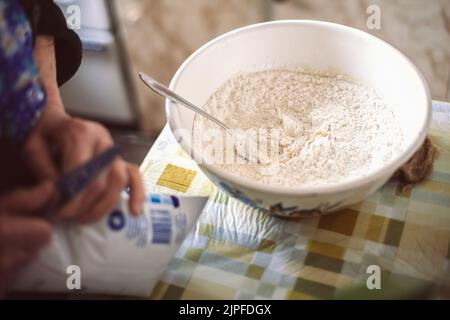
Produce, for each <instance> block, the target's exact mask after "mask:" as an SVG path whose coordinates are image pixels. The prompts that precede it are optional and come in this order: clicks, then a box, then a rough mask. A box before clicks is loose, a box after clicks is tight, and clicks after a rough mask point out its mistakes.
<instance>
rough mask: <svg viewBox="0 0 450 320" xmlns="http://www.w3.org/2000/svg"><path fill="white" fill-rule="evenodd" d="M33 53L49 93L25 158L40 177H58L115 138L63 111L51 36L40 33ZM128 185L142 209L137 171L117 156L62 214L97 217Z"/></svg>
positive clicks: (86, 220) (136, 205)
mask: <svg viewBox="0 0 450 320" xmlns="http://www.w3.org/2000/svg"><path fill="white" fill-rule="evenodd" d="M34 57H35V60H36V64H37V65H38V67H39V74H40V77H41V81H42V83H43V86H44V88H45V90H46V93H47V105H46V107H45V110H44V112H43V114H42V115H41V117H40V119H39V121H38V122H37V124H36V125H35V127H34V128H33V130H32V132H31V133H30V135H29V137H28V139H27V141H26V143H25V147H24V152H25V158H26V159H29V160H28V164H29V166H30V168H31V169H32V171H33V172H34V174H35V176H36V177H37V178H38V180H40V181H43V180H47V179H50V180H56V179H58V178H61V177H62V176H63V175H64V174H66V173H67V172H69V171H70V170H72V169H74V168H76V167H77V166H79V165H82V164H83V163H84V162H86V161H89V160H90V159H92V158H93V157H94V156H96V155H98V154H99V153H101V152H103V151H104V150H105V149H107V148H108V147H110V146H111V145H112V144H113V141H112V138H111V136H110V134H109V132H108V131H107V130H106V129H105V128H104V127H103V126H101V125H100V124H97V123H95V122H91V121H86V120H82V119H78V118H74V117H71V116H69V115H67V114H66V113H65V111H64V106H63V103H62V100H61V97H60V94H59V89H58V85H57V81H56V64H55V53H54V43H53V39H52V38H51V37H47V36H38V37H37V39H36V44H35V50H34ZM126 187H130V201H129V206H130V211H131V212H132V213H134V214H138V213H139V211H140V207H141V205H142V202H143V201H144V188H143V185H142V181H141V178H140V173H139V170H138V168H137V167H136V166H135V165H132V164H129V163H127V162H125V161H123V160H122V159H120V158H119V159H117V160H115V161H114V162H113V163H112V165H111V166H110V167H109V168H107V169H106V170H104V172H103V173H102V174H101V175H100V176H99V177H98V178H97V179H96V180H95V181H93V182H92V183H91V185H89V186H88V188H87V189H86V190H85V191H83V192H81V193H80V194H79V195H78V196H77V197H76V198H75V199H73V200H72V201H71V203H69V204H68V205H67V206H66V207H65V208H63V210H62V211H61V212H60V214H59V217H62V218H69V217H70V218H76V219H77V220H78V221H79V222H82V223H89V222H92V221H95V220H97V219H98V218H100V217H101V216H102V215H103V214H105V213H107V212H108V210H109V209H111V207H112V206H113V205H114V204H115V202H116V201H117V199H118V197H119V194H120V192H121V191H122V190H123V189H124V188H126Z"/></svg>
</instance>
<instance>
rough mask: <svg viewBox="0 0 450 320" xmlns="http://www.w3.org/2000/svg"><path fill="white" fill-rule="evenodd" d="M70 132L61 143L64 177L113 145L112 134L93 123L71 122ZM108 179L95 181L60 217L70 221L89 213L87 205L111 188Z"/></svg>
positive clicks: (69, 124) (68, 127) (103, 178)
mask: <svg viewBox="0 0 450 320" xmlns="http://www.w3.org/2000/svg"><path fill="white" fill-rule="evenodd" d="M67 131H68V132H67V133H66V134H64V135H62V136H61V138H60V141H59V145H60V148H61V151H62V156H63V162H62V172H63V174H65V173H67V172H70V171H71V170H73V169H75V168H77V167H79V166H80V165H83V164H84V163H86V162H87V161H89V160H91V159H92V158H93V157H94V156H95V155H97V154H99V153H101V152H102V151H104V150H105V149H106V148H108V147H109V146H111V145H112V144H113V142H112V139H111V137H110V135H109V133H108V131H107V130H106V129H104V128H103V127H102V126H100V125H98V124H96V123H93V122H89V121H83V120H80V119H71V120H70V121H69V122H68V124H67ZM104 176H105V175H104V174H103V175H100V176H99V177H98V178H97V179H95V181H93V182H92V183H91V186H88V188H87V189H86V190H84V191H82V192H81V193H80V194H79V195H77V196H76V197H75V198H74V199H73V200H72V201H71V202H70V203H69V204H68V205H67V206H65V207H64V208H63V209H62V210H61V211H60V214H59V215H58V216H59V217H64V218H69V217H75V216H79V215H84V214H86V213H89V212H88V210H89V208H87V207H86V203H87V202H90V201H92V200H91V199H92V198H94V197H96V196H98V195H99V194H102V193H103V192H104V190H105V189H106V188H107V185H106V183H105V177H104Z"/></svg>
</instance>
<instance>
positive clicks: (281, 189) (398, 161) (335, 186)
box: [165, 19, 432, 196]
mask: <svg viewBox="0 0 450 320" xmlns="http://www.w3.org/2000/svg"><path fill="white" fill-rule="evenodd" d="M286 25H313V26H319V27H326V28H334V29H340V30H341V31H346V32H351V33H354V34H357V35H359V36H364V37H367V38H369V39H371V40H372V41H376V42H378V43H380V44H381V45H384V46H386V47H387V48H388V49H390V50H392V52H393V53H394V54H396V55H398V56H399V57H400V58H401V59H403V60H404V61H405V62H406V63H407V64H408V65H409V66H410V67H411V68H412V70H413V71H414V73H415V74H416V75H417V76H418V79H419V80H420V82H421V83H422V87H423V89H424V91H425V96H426V103H427V109H426V116H425V118H424V119H423V121H422V123H421V125H420V131H419V132H418V134H417V136H416V137H415V138H414V139H413V141H412V143H410V145H408V146H407V147H406V148H405V149H404V150H403V151H402V152H401V153H399V154H398V155H397V156H395V157H393V158H392V159H391V160H390V161H389V162H388V163H386V164H385V165H384V166H382V167H380V168H378V169H376V170H373V171H372V172H370V173H369V174H367V175H365V176H360V177H356V178H354V179H351V180H347V181H342V182H337V183H332V184H329V185H327V184H322V185H310V186H305V185H303V186H302V185H300V186H296V187H287V186H279V185H266V184H262V183H260V182H257V181H252V180H251V179H248V178H243V177H241V176H238V175H235V174H232V173H229V172H227V171H226V170H224V169H221V168H219V167H217V166H215V165H211V164H208V163H206V162H205V163H203V164H199V166H200V167H202V166H203V167H205V169H206V170H207V171H209V172H211V173H212V174H213V175H215V176H217V177H219V178H220V179H221V180H224V181H231V182H233V183H234V184H236V185H239V186H241V187H244V188H247V189H250V190H253V191H258V192H261V193H269V194H275V195H296V196H299V195H303V196H317V195H322V194H330V193H337V192H345V191H350V190H353V189H357V188H359V187H362V186H364V185H367V184H371V183H373V182H375V181H378V180H382V179H386V176H388V175H392V174H393V173H394V172H395V170H397V169H398V168H399V167H401V166H402V165H403V164H404V163H406V162H407V161H408V160H409V159H410V158H411V157H412V156H413V154H414V153H415V152H416V151H417V150H418V149H419V147H420V146H421V144H422V143H423V141H424V140H425V137H426V135H427V133H428V129H429V127H430V123H431V108H432V101H431V95H430V90H429V87H428V84H427V82H426V80H425V78H424V76H423V74H422V73H421V72H420V70H419V69H418V68H417V66H416V65H415V64H414V63H413V62H412V61H411V60H410V59H409V58H408V57H406V56H405V55H404V54H403V53H402V52H401V51H400V50H398V49H397V48H395V47H394V46H392V45H391V44H389V43H387V42H386V41H384V40H382V39H380V38H378V37H375V36H373V35H371V34H369V33H367V32H365V31H362V30H359V29H356V28H353V27H349V26H345V25H342V24H338V23H333V22H327V21H320V20H301V19H297V20H275V21H269V22H261V23H256V24H251V25H247V26H244V27H240V28H237V29H233V30H231V31H229V32H226V33H224V34H222V35H220V36H218V37H216V38H214V39H212V40H210V41H208V42H207V43H205V44H204V45H202V46H201V47H200V48H198V49H197V50H196V51H194V52H193V53H192V54H191V55H190V56H189V57H188V58H187V59H186V60H185V61H184V62H183V63H182V64H181V66H180V67H179V68H178V70H177V71H176V73H175V74H174V76H173V78H172V80H171V81H170V85H169V88H170V89H171V90H174V89H175V88H176V85H177V83H178V80H179V79H180V77H181V76H182V75H183V72H184V70H185V69H186V68H187V66H188V65H190V63H191V61H193V60H194V59H196V58H197V56H199V55H200V54H201V53H202V52H203V51H205V50H207V49H208V48H209V47H211V46H215V45H217V44H219V43H221V42H223V41H225V40H227V39H229V38H231V37H233V36H235V35H237V34H241V33H245V32H249V31H254V30H255V29H265V28H273V27H277V26H286ZM172 105H173V103H172V102H171V101H170V100H169V99H166V101H165V112H166V118H167V120H168V122H169V126H170V128H171V131H172V133H173V132H174V130H175V129H176V128H174V127H175V123H173V121H175V120H173V117H171V116H170V114H171V112H170V109H171V106H172ZM173 126H174V127H173ZM180 144H181V146H182V148H183V149H184V150H185V151H187V152H188V153H190V152H192V153H190V154H194V155H196V151H195V150H188V149H190V148H189V147H187V146H186V145H185V143H184V141H181V142H180ZM194 158H196V157H194Z"/></svg>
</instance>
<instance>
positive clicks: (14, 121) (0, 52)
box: [0, 0, 46, 141]
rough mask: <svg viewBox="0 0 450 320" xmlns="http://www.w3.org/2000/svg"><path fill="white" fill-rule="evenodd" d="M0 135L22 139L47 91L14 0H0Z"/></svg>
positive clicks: (23, 17)
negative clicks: (43, 85) (41, 80)
mask: <svg viewBox="0 0 450 320" xmlns="http://www.w3.org/2000/svg"><path fill="white" fill-rule="evenodd" d="M0 41H1V44H0V139H7V140H13V141H21V140H23V139H24V138H25V137H26V135H27V133H28V132H29V131H30V129H31V127H32V126H33V125H34V123H35V122H36V121H37V119H38V118H39V116H40V114H41V113H42V111H43V109H44V106H45V102H46V94H45V91H44V88H43V87H42V85H41V83H40V81H39V73H38V69H37V67H36V65H35V63H34V60H33V35H32V31H31V28H30V25H29V23H28V20H27V16H26V14H25V12H24V11H23V9H22V7H21V5H20V3H19V2H18V1H16V0H0Z"/></svg>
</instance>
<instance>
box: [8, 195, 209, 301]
mask: <svg viewBox="0 0 450 320" xmlns="http://www.w3.org/2000/svg"><path fill="white" fill-rule="evenodd" d="M207 199H208V198H207V197H181V196H170V195H157V194H149V195H148V197H147V201H146V203H145V205H144V207H143V212H142V213H141V215H140V216H139V217H136V218H135V217H133V216H131V215H129V209H128V195H127V194H126V193H123V194H122V196H121V198H120V201H119V203H118V205H117V206H116V209H114V210H112V211H111V212H110V213H109V214H108V215H106V216H105V217H104V218H103V219H102V220H100V221H99V222H97V223H94V224H92V225H87V226H81V225H78V224H74V223H61V224H57V225H55V226H54V230H53V239H52V243H51V244H50V245H49V247H47V248H46V249H44V250H43V251H42V252H41V253H40V254H39V256H38V257H37V259H36V260H35V261H34V262H33V263H32V264H31V265H30V266H29V267H27V268H26V269H25V270H24V272H22V273H21V274H20V275H19V278H18V281H17V282H16V284H15V287H14V289H15V290H17V291H21V290H26V291H51V292H71V289H72V290H73V289H74V286H75V289H78V288H77V287H76V286H77V281H78V282H79V283H78V284H79V285H80V286H81V290H82V292H83V291H84V292H88V293H104V294H115V295H131V296H142V297H147V296H149V295H150V293H151V292H152V289H153V287H154V286H155V284H156V283H157V281H158V279H159V277H160V276H161V274H162V273H163V272H164V270H165V268H166V267H167V265H168V264H169V262H170V260H171V258H172V256H173V255H174V254H175V253H176V251H177V249H178V247H179V246H180V244H181V242H182V241H183V239H184V238H185V237H186V235H187V234H188V232H189V231H190V230H191V229H192V227H193V226H194V224H195V222H196V221H197V219H198V217H199V215H200V214H201V212H202V209H203V206H204V205H205V203H206V201H207ZM76 276H78V278H76Z"/></svg>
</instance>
